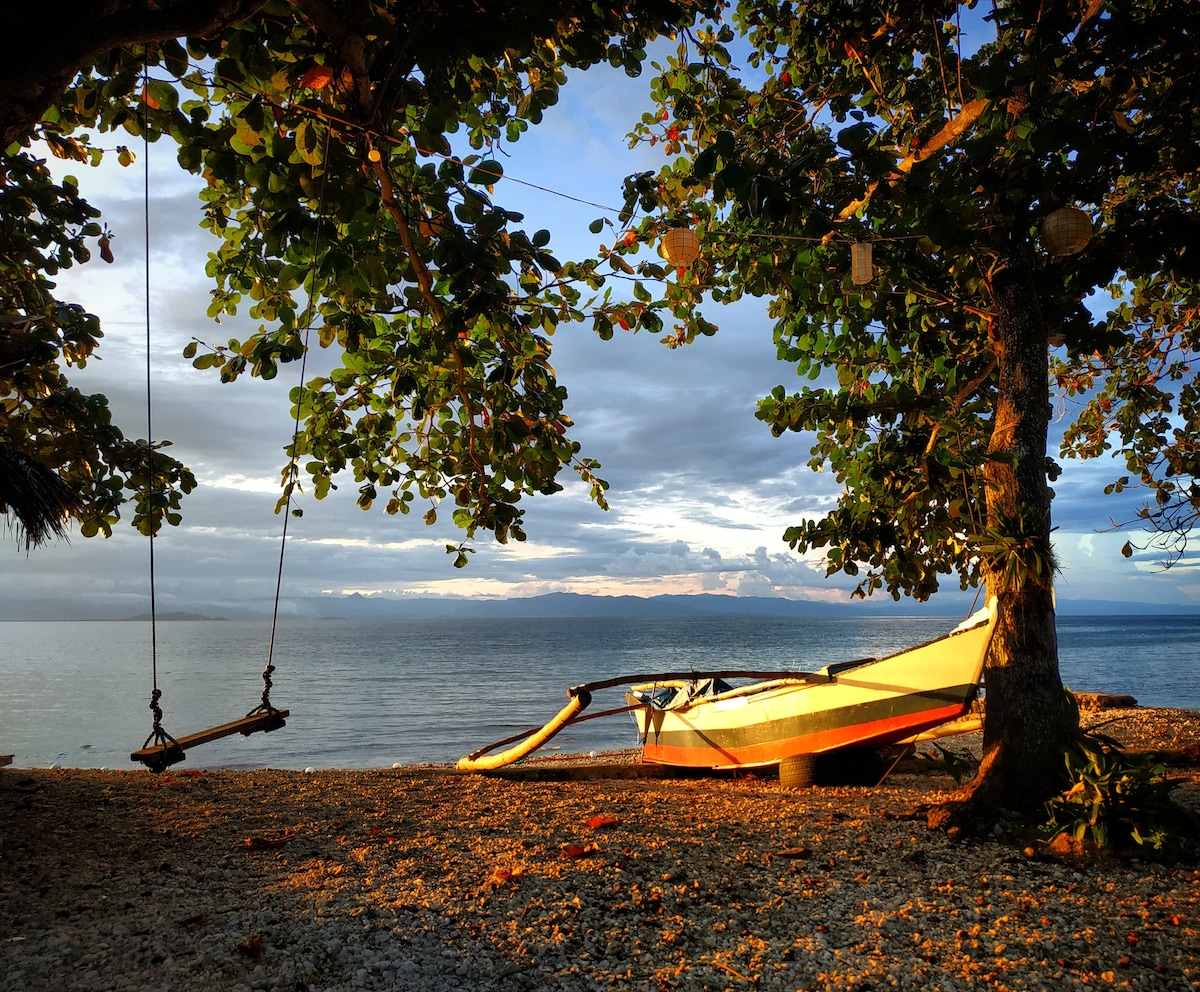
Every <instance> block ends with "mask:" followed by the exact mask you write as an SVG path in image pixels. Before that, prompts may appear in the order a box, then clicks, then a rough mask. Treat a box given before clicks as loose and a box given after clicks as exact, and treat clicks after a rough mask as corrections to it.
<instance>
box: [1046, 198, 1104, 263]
mask: <svg viewBox="0 0 1200 992" xmlns="http://www.w3.org/2000/svg"><path fill="white" fill-rule="evenodd" d="M1091 238H1092V220H1091V218H1090V217H1088V215H1087V214H1085V213H1084V212H1083V211H1082V210H1080V209H1079V208H1078V207H1059V208H1058V209H1057V210H1055V211H1054V212H1053V213H1051V214H1050V215H1049V216H1048V217H1047V218H1046V219H1045V220H1044V221H1042V244H1043V245H1044V246H1045V248H1046V251H1048V252H1049V253H1050V254H1051V255H1053V256H1054V257H1055V258H1062V257H1065V256H1067V255H1074V254H1076V253H1077V252H1081V251H1083V249H1084V248H1085V247H1086V246H1087V243H1088V242H1089V241H1090V240H1091Z"/></svg>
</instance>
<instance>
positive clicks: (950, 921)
mask: <svg viewBox="0 0 1200 992" xmlns="http://www.w3.org/2000/svg"><path fill="white" fill-rule="evenodd" d="M1122 715H1124V717H1123V716H1122ZM1094 719H1095V721H1096V722H1100V721H1107V722H1106V723H1105V728H1104V729H1105V732H1106V733H1110V734H1112V735H1113V736H1117V737H1119V736H1120V735H1121V734H1122V733H1124V734H1125V735H1126V738H1127V740H1128V741H1129V742H1130V746H1131V747H1132V746H1137V747H1140V748H1143V749H1145V748H1151V749H1167V748H1171V749H1175V750H1179V751H1185V750H1186V748H1187V747H1188V745H1189V744H1191V745H1195V744H1196V743H1197V741H1200V737H1198V736H1197V730H1198V728H1200V715H1198V714H1196V713H1191V712H1190V711H1179V710H1128V711H1127V710H1124V709H1118V710H1108V711H1103V712H1100V713H1097V714H1095V717H1094ZM1122 724H1125V727H1124V729H1122ZM583 757H584V759H585V760H586V761H591V759H590V758H589V757H588V756H583ZM598 760H599V761H601V762H603V761H604V756H600V759H598ZM543 771H544V769H543ZM1173 774H1174V777H1176V778H1178V779H1180V781H1181V783H1182V784H1181V785H1180V787H1179V789H1178V790H1177V795H1178V796H1179V798H1180V799H1181V800H1182V801H1183V802H1185V803H1187V804H1189V805H1191V806H1192V808H1195V809H1200V770H1198V769H1197V768H1196V767H1195V766H1194V765H1192V766H1187V765H1185V766H1181V767H1179V768H1176V769H1174V770H1173ZM953 786H954V783H953V781H952V780H951V779H949V778H948V777H947V776H945V775H941V774H936V773H933V774H923V775H916V774H900V775H893V776H892V777H891V778H889V779H888V780H887V781H885V782H884V783H883V784H882V785H880V786H878V787H873V788H872V787H854V788H849V787H827V788H813V789H808V790H789V789H785V788H782V787H781V786H780V784H779V782H778V781H777V780H776V779H774V778H773V777H771V776H770V775H765V774H764V775H759V776H755V775H741V776H737V777H722V778H653V777H645V776H636V775H633V774H625V775H621V774H616V773H612V774H609V775H608V776H607V777H599V776H593V775H587V774H575V775H567V774H563V775H559V776H557V777H555V776H553V775H545V774H540V775H531V776H529V777H526V778H522V777H520V776H513V777H498V776H495V777H484V776H473V775H460V774H456V773H454V772H453V771H452V770H451V769H448V768H441V767H417V768H412V767H406V768H400V769H392V768H387V769H381V770H377V771H354V772H340V771H314V772H287V771H276V770H259V771H231V770H190V769H185V768H183V767H181V766H176V768H175V769H172V770H169V771H167V772H166V773H164V774H162V775H151V774H149V773H147V772H144V771H127V772H100V771H85V770H71V769H59V770H49V769H37V770H29V769H20V768H16V769H13V768H9V769H5V770H3V771H2V772H0V992H40V990H46V992H50V990H54V992H68V990H87V992H98V990H113V992H117V990H122V992H124V990H138V992H146V990H170V992H193V990H195V992H202V990H203V992H208V990H237V992H242V990H246V992H250V990H259V989H261V990H281V992H301V990H303V992H317V990H326V992H335V990H336V992H343V990H346V992H349V990H355V992H372V990H420V992H442V990H450V989H462V990H476V989H478V990H485V989H488V990H490V989H497V990H531V992H532V990H548V989H563V990H572V992H573V990H580V992H582V990H589V992H590V990H598V989H617V990H639V992H640V990H650V992H662V990H672V989H678V990H700V989H734V990H738V989H746V990H751V989H756V990H760V989H761V990H765V989H769V990H788V992H792V990H805V992H817V990H838V992H868V990H882V989H901V990H918V989H921V990H924V989H930V990H932V989H937V990H940V992H955V990H957V992H962V990H967V989H985V988H986V989H994V990H1000V992H1003V990H1016V989H1022V990H1025V989H1029V990H1033V989H1037V990H1102V989H1108V988H1113V989H1117V988H1130V989H1162V990H1171V992H1180V990H1185V989H1194V988H1200V870H1198V869H1197V867H1196V865H1195V864H1190V865H1189V864H1184V865H1174V866H1169V865H1168V866H1162V865H1155V864H1151V863H1146V862H1140V861H1116V860H1105V859H1098V860H1090V861H1077V862H1071V861H1063V860H1060V859H1058V858H1055V857H1054V856H1052V854H1051V853H1050V852H1049V851H1048V850H1047V849H1046V848H1045V847H1044V846H1043V845H1040V844H1038V845H1036V846H1030V847H1028V850H1026V846H1027V845H1026V844H1025V843H1024V842H1014V841H1013V839H1012V838H1009V837H1007V836H1005V835H1004V830H1003V826H1001V828H1000V829H999V831H998V834H997V836H995V837H991V838H989V839H986V840H972V841H968V842H965V843H960V844H951V843H950V841H949V840H948V839H947V838H946V837H945V836H944V835H942V834H938V833H932V832H930V831H929V830H927V829H926V827H925V823H924V819H923V817H922V816H921V815H920V814H919V812H917V810H918V808H919V807H921V805H922V804H928V803H933V802H937V801H939V800H940V799H942V798H944V796H945V794H946V791H947V790H949V789H952V788H953Z"/></svg>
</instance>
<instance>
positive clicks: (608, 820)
mask: <svg viewBox="0 0 1200 992" xmlns="http://www.w3.org/2000/svg"><path fill="white" fill-rule="evenodd" d="M587 825H588V827H589V828H591V829H592V830H603V829H604V828H605V827H615V826H616V825H617V819H616V817H613V816H603V815H601V814H597V815H596V816H593V817H591V818H589V819H588V821H587Z"/></svg>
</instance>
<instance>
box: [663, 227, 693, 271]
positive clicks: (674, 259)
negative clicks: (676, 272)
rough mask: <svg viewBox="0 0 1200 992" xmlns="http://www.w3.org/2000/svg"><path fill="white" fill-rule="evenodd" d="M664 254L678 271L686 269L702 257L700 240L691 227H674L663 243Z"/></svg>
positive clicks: (668, 232)
mask: <svg viewBox="0 0 1200 992" xmlns="http://www.w3.org/2000/svg"><path fill="white" fill-rule="evenodd" d="M662 250H663V254H664V255H666V256H667V261H668V262H670V263H671V264H672V265H673V266H674V267H675V268H677V269H686V268H687V267H688V266H689V265H691V264H692V263H693V262H694V261H696V259H698V258H699V257H700V239H699V238H698V237H697V236H696V232H695V231H693V230H692V229H691V228H690V227H673V228H671V229H670V230H669V231H667V234H666V236H665V237H664V238H663V241H662Z"/></svg>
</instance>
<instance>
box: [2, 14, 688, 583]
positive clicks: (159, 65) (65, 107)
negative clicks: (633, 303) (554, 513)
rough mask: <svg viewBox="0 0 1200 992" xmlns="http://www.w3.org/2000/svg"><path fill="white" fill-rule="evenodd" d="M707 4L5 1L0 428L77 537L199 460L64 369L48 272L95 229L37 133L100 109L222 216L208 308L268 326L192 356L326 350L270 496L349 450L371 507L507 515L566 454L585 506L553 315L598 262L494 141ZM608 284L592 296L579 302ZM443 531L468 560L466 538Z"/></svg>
mask: <svg viewBox="0 0 1200 992" xmlns="http://www.w3.org/2000/svg"><path fill="white" fill-rule="evenodd" d="M705 7H706V4H705V3H704V2H703V0H617V2H616V3H612V4H608V3H606V4H603V5H594V4H591V3H587V2H582V0H568V2H566V3H553V4H550V3H545V2H540V0H528V2H515V3H514V2H510V0H504V2H499V0H483V2H471V3H467V2H465V0H447V2H440V3H437V4H424V3H411V4H410V3H405V4H397V3H386V2H372V0H218V2H208V0H178V2H174V3H170V2H169V3H162V2H159V3H154V2H150V0H110V2H108V3H104V4H92V3H83V2H76V3H68V4H67V5H66V6H65V8H64V6H63V5H59V6H56V7H53V8H52V7H38V6H37V5H24V6H22V7H20V8H19V9H14V10H13V11H10V12H7V13H6V14H5V15H4V20H5V25H6V31H5V36H4V41H3V42H0V44H2V45H3V58H0V122H2V123H3V126H4V135H5V139H4V141H5V145H4V150H3V161H2V163H0V179H2V185H0V318H2V321H3V322H0V399H2V400H3V405H2V406H0V446H3V447H6V448H7V449H8V451H9V452H11V453H12V455H13V457H14V458H15V457H17V456H20V457H21V458H23V459H26V460H28V461H29V462H30V463H34V464H37V465H40V466H41V467H42V468H44V469H48V470H50V471H52V472H53V473H55V474H57V475H58V476H59V478H60V480H61V481H62V482H63V483H64V484H65V485H66V486H67V488H68V489H69V490H70V491H71V492H72V493H74V495H75V497H76V498H77V499H78V501H79V503H78V510H77V515H78V516H79V517H80V518H81V520H82V528H81V529H82V532H83V533H84V534H85V535H92V534H96V533H105V534H108V533H110V532H111V528H112V526H113V524H114V523H115V522H116V521H117V519H118V518H119V515H120V509H121V506H122V504H123V503H125V502H126V501H127V500H128V499H130V498H132V499H134V500H135V507H136V508H135V513H134V523H135V524H137V525H138V526H139V528H140V529H142V530H143V531H144V532H152V531H154V530H155V529H156V528H157V527H159V526H160V525H161V523H162V522H163V521H164V520H166V521H167V522H169V523H177V522H179V520H180V519H181V517H180V513H179V509H180V500H181V497H182V496H183V495H184V494H186V493H187V492H188V491H189V490H190V489H191V488H193V487H194V485H195V479H194V478H193V476H192V474H191V473H190V472H189V471H188V470H187V469H186V468H185V467H184V466H182V465H180V464H179V463H178V462H177V461H175V460H174V459H171V458H169V457H167V456H166V455H165V454H164V453H163V452H162V451H161V450H160V448H161V445H162V443H163V442H156V443H155V444H153V445H149V444H147V443H146V442H144V441H131V440H129V439H127V438H126V437H125V436H124V435H123V434H122V432H121V431H120V430H119V429H118V428H117V427H116V426H115V425H114V424H112V423H111V418H110V416H109V411H108V407H107V402H106V401H105V399H104V397H103V396H84V395H82V394H81V393H79V392H78V391H77V390H75V389H73V388H72V387H71V386H70V384H69V383H68V381H67V379H66V377H65V375H64V366H70V365H77V366H82V365H83V364H85V363H86V361H87V360H88V358H89V357H90V356H91V355H92V354H93V353H94V352H95V349H96V348H97V346H98V344H99V339H100V336H101V332H100V327H99V322H98V320H97V319H96V318H95V317H94V316H93V315H90V314H87V313H85V312H84V311H83V310H82V308H80V307H78V306H73V305H71V304H68V303H64V302H62V301H60V300H58V299H57V298H56V297H55V295H54V289H55V285H54V282H53V279H54V276H55V275H56V274H57V273H58V272H59V271H60V270H62V269H64V268H67V267H69V266H71V265H74V264H82V263H85V262H88V261H90V260H91V258H92V251H93V248H97V249H98V250H99V253H100V255H101V257H102V258H103V257H106V255H107V253H109V252H111V246H110V240H111V239H110V236H109V234H108V232H107V231H106V229H105V228H104V227H103V226H102V225H101V223H100V220H99V217H98V213H97V211H96V210H95V209H94V208H92V207H91V206H90V205H89V204H88V203H87V202H86V200H84V199H83V198H82V196H81V192H80V188H81V183H80V181H79V180H78V179H75V178H73V177H71V178H66V179H63V180H62V181H60V182H56V181H55V180H54V179H53V178H52V177H51V174H50V172H49V171H48V170H47V168H46V165H45V163H44V162H43V161H40V160H39V159H37V158H36V157H35V156H34V154H33V152H32V148H33V146H32V142H33V141H34V140H35V139H37V140H41V141H42V142H44V144H45V147H47V148H48V149H49V151H50V153H51V154H53V155H55V156H57V157H59V158H62V159H67V160H74V161H77V162H79V163H80V164H84V165H89V164H96V163H97V162H98V161H100V160H101V159H102V158H103V156H104V155H105V150H104V147H103V145H104V144H105V141H104V140H102V138H101V137H100V136H103V135H105V134H109V133H114V134H117V135H124V136H125V140H127V141H129V144H128V145H118V146H117V149H116V153H117V154H118V156H119V157H120V160H121V162H122V164H127V163H130V162H132V161H133V160H134V158H135V157H136V155H137V154H138V152H139V150H140V144H141V142H143V141H158V140H160V139H164V138H166V139H169V140H171V141H173V142H174V143H175V144H176V146H177V154H178V159H179V163H180V165H181V167H182V168H184V169H185V170H187V171H189V172H192V173H194V174H196V175H198V176H202V177H203V178H204V180H205V182H206V188H205V189H204V191H203V193H202V195H201V200H202V201H203V202H202V210H203V213H202V218H203V219H202V225H203V226H204V227H206V228H208V229H209V230H211V231H212V232H213V234H215V235H216V237H217V238H218V239H219V246H218V247H217V248H216V250H215V251H214V253H213V257H212V259H211V261H210V263H209V266H208V271H209V273H210V274H211V276H212V278H213V280H214V286H215V288H214V290H213V301H212V306H211V308H210V314H211V315H212V316H213V317H215V318H217V319H218V320H219V319H220V317H221V316H223V315H227V314H234V313H236V312H237V311H238V309H239V308H240V307H247V309H248V312H249V315H250V316H251V317H252V318H254V319H255V320H257V321H260V322H261V323H260V324H259V327H258V329H257V330H256V331H255V332H254V333H252V334H251V335H250V336H249V337H248V338H246V339H245V340H226V341H217V342H213V343H203V342H195V343H193V344H192V345H191V346H189V349H188V352H187V354H188V355H189V357H191V358H192V359H193V363H194V364H195V365H196V366H197V368H200V369H214V370H217V372H218V374H219V375H220V376H221V378H222V379H223V380H225V381H233V380H235V379H237V378H238V377H239V376H241V375H243V374H245V373H247V372H248V373H250V374H251V375H257V376H262V377H264V378H269V377H271V376H274V375H275V374H276V372H277V370H278V367H279V365H280V364H281V363H285V362H291V361H296V360H299V359H300V358H302V357H303V356H304V354H305V353H306V350H307V348H308V347H309V344H310V334H311V339H312V343H313V344H314V345H315V344H318V343H319V345H320V346H321V347H323V348H336V349H338V351H339V353H340V357H341V365H340V367H338V368H337V369H336V371H334V372H333V374H331V375H329V376H324V377H316V378H314V379H313V380H312V381H309V382H308V383H306V384H305V385H304V387H303V388H302V389H298V390H297V391H295V392H294V393H293V402H294V404H295V406H296V411H297V415H298V418H299V424H300V429H299V431H298V434H297V437H296V439H295V443H294V444H293V445H292V447H291V449H290V453H291V454H292V455H293V458H292V461H291V463H290V464H289V466H288V468H287V469H286V470H285V478H284V482H285V495H284V497H283V498H282V499H281V500H280V507H283V506H285V505H287V497H288V495H289V494H290V492H291V489H292V487H294V486H295V485H297V484H298V483H299V482H300V480H301V479H302V478H306V477H307V478H308V480H309V485H310V486H311V487H312V490H313V491H314V492H315V494H316V496H317V497H321V496H324V495H325V494H326V493H327V492H328V491H329V490H330V489H331V488H334V486H335V482H334V479H335V477H336V476H337V475H338V474H339V473H342V472H349V473H352V475H353V477H354V480H355V482H356V483H357V484H358V486H359V490H358V492H359V496H358V502H359V504H360V505H361V506H363V507H364V508H366V507H369V506H371V505H372V504H373V503H375V502H376V501H382V502H383V503H384V506H385V508H386V510H387V512H389V513H407V512H409V510H410V508H411V507H412V506H413V505H422V504H423V505H424V507H425V517H426V520H428V521H429V522H432V521H433V520H435V519H436V518H437V515H438V513H439V509H440V506H441V505H442V504H443V502H444V501H446V500H449V501H451V502H452V505H453V506H454V511H453V516H454V519H455V521H456V523H457V524H458V525H459V526H460V527H461V528H462V529H463V530H464V531H465V532H466V535H467V537H468V538H469V537H471V536H473V535H474V534H475V533H476V532H477V531H479V530H483V531H485V532H486V531H491V532H492V533H494V534H495V536H496V537H497V538H498V539H499V540H501V541H503V540H506V539H508V538H509V537H512V538H515V539H522V538H523V537H524V531H523V529H522V527H521V518H522V513H523V511H522V509H521V508H520V507H519V503H520V501H521V499H522V497H523V496H525V495H527V494H530V493H533V492H551V491H554V490H557V489H561V488H562V485H561V483H559V482H558V481H557V476H558V473H559V470H560V469H561V468H562V467H563V466H564V465H568V464H570V465H573V466H574V468H575V469H576V470H577V471H578V472H579V474H580V475H581V477H582V478H583V479H584V480H585V481H586V482H587V483H588V484H589V485H590V486H591V490H592V494H593V496H594V498H595V499H596V500H597V501H599V502H600V503H601V504H603V493H604V488H605V484H604V483H603V481H602V480H600V479H598V478H597V477H596V476H595V474H594V470H595V468H596V467H597V466H596V464H595V463H594V462H592V461H590V460H589V459H587V458H583V457H580V456H579V446H578V445H577V444H576V443H575V442H573V441H572V440H571V439H570V438H569V436H568V434H567V431H568V428H569V426H570V420H569V418H568V417H567V415H566V413H565V411H564V408H563V403H564V400H565V397H566V391H565V390H564V389H563V388H562V386H560V385H559V383H558V382H557V381H556V379H555V375H554V371H553V368H552V366H551V365H550V363H549V355H550V341H549V336H550V335H552V334H553V332H554V329H555V327H556V326H557V324H558V323H559V322H561V321H569V320H577V319H581V318H582V317H583V315H584V313H583V310H582V309H581V301H582V300H583V296H582V294H583V293H584V292H587V291H588V290H589V287H590V288H591V289H599V288H600V287H601V286H602V285H603V283H604V282H605V278H606V277H605V276H604V275H601V274H600V273H599V272H598V271H597V266H598V264H599V263H598V262H596V261H595V260H592V261H588V262H584V263H580V264H564V263H562V262H560V261H559V260H558V259H556V258H555V257H554V255H552V254H551V252H550V246H549V240H550V234H549V232H548V231H536V232H531V233H530V232H526V231H524V230H522V229H521V228H520V227H519V223H520V221H521V217H520V215H519V214H517V213H515V212H513V211H509V210H505V209H504V208H503V207H502V206H500V205H498V204H497V203H495V202H494V201H493V199H492V195H493V192H494V188H495V186H496V184H497V183H498V181H499V180H500V179H501V177H502V175H503V166H502V163H501V161H500V158H501V157H502V155H503V150H504V146H505V144H506V143H511V142H514V141H516V140H517V139H518V138H519V137H520V135H521V134H522V133H523V132H524V131H525V130H526V129H527V128H528V127H529V126H530V125H533V124H536V123H538V122H539V121H540V120H541V118H542V115H543V113H544V111H545V110H546V108H547V107H549V106H550V105H552V104H553V103H554V102H555V100H556V99H557V95H558V90H559V87H560V86H561V85H562V84H563V83H564V82H565V80H566V69H568V68H571V67H576V68H583V67H587V66H590V65H593V64H595V63H597V62H601V61H607V62H609V63H611V64H613V65H615V66H621V67H624V69H625V71H626V72H628V73H630V74H633V75H636V74H637V73H638V72H640V69H641V63H642V60H643V59H644V57H645V47H644V46H645V44H646V42H647V41H648V40H649V39H651V38H653V37H655V36H657V35H659V34H663V33H670V32H673V31H674V29H675V27H676V26H677V25H686V24H687V23H689V22H690V20H691V19H692V17H693V16H694V15H695V13H696V11H697V10H703V9H705ZM31 38H38V39H42V40H45V39H49V41H50V44H48V45H45V46H43V45H40V44H39V45H38V46H33V45H30V43H29V42H30V39H31ZM456 135H457V137H456V138H455V140H456V141H458V142H459V145H460V147H459V148H457V149H456V148H455V147H454V146H452V144H451V137H452V136H456ZM118 140H121V139H120V138H118ZM108 143H110V144H111V139H108ZM456 153H457V154H462V153H466V154H467V157H466V158H465V159H464V158H459V157H456ZM613 305H614V304H612V302H611V300H606V299H600V300H598V301H597V303H596V308H595V310H594V313H593V318H594V319H596V320H607V318H605V317H604V316H603V315H604V313H605V312H606V311H607V309H611V307H612V306H613ZM608 323H609V324H610V325H611V321H609V322H608ZM10 503H11V501H7V502H6V503H5V504H4V506H5V508H7V506H8V505H10ZM11 505H14V506H15V505H17V504H15V503H11ZM60 509H66V510H67V512H75V511H73V510H72V509H71V508H70V506H69V505H64V506H62V507H60ZM30 533H33V532H32V531H30ZM448 550H450V551H452V552H453V553H454V555H455V563H456V564H463V563H465V561H466V550H465V549H464V547H463V546H462V545H459V546H458V547H454V546H451V547H450V548H449V549H448Z"/></svg>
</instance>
